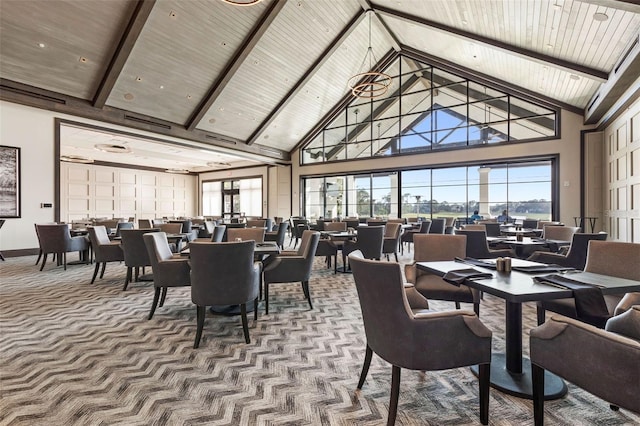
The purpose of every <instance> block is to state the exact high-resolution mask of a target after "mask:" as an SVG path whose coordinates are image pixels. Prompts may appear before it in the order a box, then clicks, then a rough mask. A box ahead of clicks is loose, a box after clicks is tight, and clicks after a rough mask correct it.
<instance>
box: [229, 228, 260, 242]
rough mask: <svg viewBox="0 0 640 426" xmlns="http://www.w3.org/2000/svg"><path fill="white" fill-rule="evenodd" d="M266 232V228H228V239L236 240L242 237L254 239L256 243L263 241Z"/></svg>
mask: <svg viewBox="0 0 640 426" xmlns="http://www.w3.org/2000/svg"><path fill="white" fill-rule="evenodd" d="M264 233H265V229H264V228H235V229H234V228H231V229H228V230H227V241H229V242H234V241H236V239H238V238H240V239H241V240H242V241H249V240H253V241H255V242H256V243H262V242H264Z"/></svg>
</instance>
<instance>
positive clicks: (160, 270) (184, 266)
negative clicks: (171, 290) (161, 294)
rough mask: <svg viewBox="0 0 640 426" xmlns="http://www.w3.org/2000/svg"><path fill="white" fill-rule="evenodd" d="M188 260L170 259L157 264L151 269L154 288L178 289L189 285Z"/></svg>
mask: <svg viewBox="0 0 640 426" xmlns="http://www.w3.org/2000/svg"><path fill="white" fill-rule="evenodd" d="M190 273H191V265H190V264H189V259H185V258H182V259H179V258H173V257H172V258H171V259H167V260H163V261H161V262H158V263H157V267H156V268H153V278H154V284H155V285H156V287H164V286H166V287H179V286H188V285H191V279H190Z"/></svg>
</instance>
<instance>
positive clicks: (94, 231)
mask: <svg viewBox="0 0 640 426" xmlns="http://www.w3.org/2000/svg"><path fill="white" fill-rule="evenodd" d="M122 223H130V222H122ZM89 241H91V247H92V248H93V254H94V256H95V260H96V267H95V269H94V270H93V277H91V284H93V282H94V281H95V280H96V276H97V275H98V269H99V268H100V266H102V272H100V278H101V279H102V277H103V276H104V270H105V268H106V266H107V262H122V261H124V253H123V252H122V246H121V245H120V242H119V241H111V240H109V235H107V228H106V227H104V226H92V227H90V228H89Z"/></svg>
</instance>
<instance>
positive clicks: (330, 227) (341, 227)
mask: <svg viewBox="0 0 640 426" xmlns="http://www.w3.org/2000/svg"><path fill="white" fill-rule="evenodd" d="M324 230H325V231H339V232H340V231H346V230H347V223H346V222H325V224H324Z"/></svg>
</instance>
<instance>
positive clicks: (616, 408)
mask: <svg viewBox="0 0 640 426" xmlns="http://www.w3.org/2000/svg"><path fill="white" fill-rule="evenodd" d="M609 408H611V409H612V410H613V411H620V407H618V406H617V405H613V404H609Z"/></svg>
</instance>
